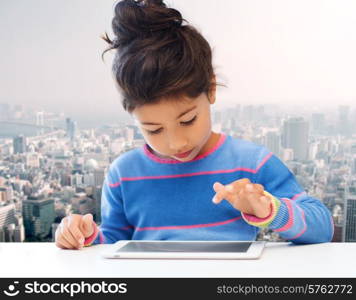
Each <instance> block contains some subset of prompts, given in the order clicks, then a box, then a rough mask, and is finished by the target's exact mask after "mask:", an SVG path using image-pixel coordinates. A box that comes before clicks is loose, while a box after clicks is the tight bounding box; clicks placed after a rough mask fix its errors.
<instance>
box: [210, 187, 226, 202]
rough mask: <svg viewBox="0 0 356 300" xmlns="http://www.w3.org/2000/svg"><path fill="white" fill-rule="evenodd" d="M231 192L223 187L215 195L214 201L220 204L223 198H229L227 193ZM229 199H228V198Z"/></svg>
mask: <svg viewBox="0 0 356 300" xmlns="http://www.w3.org/2000/svg"><path fill="white" fill-rule="evenodd" d="M228 194H229V192H228V191H226V189H225V187H223V189H221V190H220V191H219V192H218V193H217V194H216V195H215V196H214V197H213V202H214V203H215V204H219V203H220V202H221V201H222V200H224V199H226V198H227V195H228ZM226 200H227V199H226Z"/></svg>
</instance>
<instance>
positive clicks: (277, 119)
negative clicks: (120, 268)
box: [0, 103, 356, 242]
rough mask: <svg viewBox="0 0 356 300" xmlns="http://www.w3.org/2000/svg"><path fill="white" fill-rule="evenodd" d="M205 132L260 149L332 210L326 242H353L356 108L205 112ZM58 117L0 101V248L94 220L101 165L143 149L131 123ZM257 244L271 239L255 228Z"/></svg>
mask: <svg viewBox="0 0 356 300" xmlns="http://www.w3.org/2000/svg"><path fill="white" fill-rule="evenodd" d="M212 117H213V127H214V131H217V132H224V133H226V134H228V135H232V136H233V137H235V138H241V139H246V140H250V141H252V142H255V143H258V144H261V145H265V146H266V147H268V148H269V149H270V150H271V151H273V152H274V153H275V154H276V155H277V156H278V157H279V158H280V159H281V160H282V161H283V162H284V163H285V164H286V165H287V166H288V167H289V168H290V170H291V171H292V172H293V173H294V175H295V176H296V178H297V180H298V182H299V183H300V184H301V186H303V187H304V189H305V190H306V191H307V192H308V193H309V194H310V195H312V196H314V197H316V198H318V199H320V200H321V201H322V202H323V203H324V204H325V205H326V206H327V207H328V208H329V209H330V211H331V213H332V215H333V219H334V223H335V234H334V238H333V241H334V242H356V108H355V107H353V106H347V105H339V106H336V107H335V108H334V109H330V110H329V111H328V110H326V111H318V112H311V111H310V109H309V108H308V107H297V106H287V105H285V106H283V105H274V104H271V105H268V104H266V105H235V106H233V107H230V108H226V109H223V110H216V109H214V108H213V112H212ZM79 127H80V126H78V124H77V121H76V120H73V119H71V118H69V117H66V116H64V115H61V114H55V113H51V112H46V111H31V110H29V109H27V108H26V107H25V106H22V105H14V106H12V105H10V104H8V103H1V104H0V242H24V241H28V242H31V241H52V240H53V236H54V232H55V230H56V228H57V226H58V224H59V223H60V221H61V219H62V218H63V217H65V216H66V215H68V214H69V213H77V214H86V213H92V214H93V215H94V219H95V221H96V222H97V223H98V224H100V222H101V218H100V204H101V191H102V184H103V180H104V177H105V174H106V172H107V169H108V166H109V164H110V163H111V162H112V161H113V160H114V159H115V158H116V157H117V156H119V155H120V154H122V153H124V152H126V151H129V150H131V149H133V148H136V147H142V146H143V145H144V143H145V142H144V140H143V138H142V135H141V134H140V132H139V130H138V128H137V127H136V126H135V125H134V123H133V122H132V120H131V121H125V122H122V123H115V124H108V125H104V126H100V127H93V128H90V126H89V127H87V128H79ZM258 239H263V240H269V241H280V240H281V239H280V238H279V237H278V235H277V234H275V233H273V232H271V231H268V230H264V231H261V233H260V235H259V237H258Z"/></svg>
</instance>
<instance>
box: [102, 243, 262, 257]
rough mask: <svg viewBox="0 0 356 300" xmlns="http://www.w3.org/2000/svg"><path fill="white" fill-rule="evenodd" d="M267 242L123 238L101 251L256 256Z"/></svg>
mask: <svg viewBox="0 0 356 300" xmlns="http://www.w3.org/2000/svg"><path fill="white" fill-rule="evenodd" d="M264 246H265V242H264V241H152V240H129V241H127V240H122V241H118V242H116V243H115V244H113V245H111V246H110V249H109V250H107V251H106V252H104V253H102V254H103V256H104V257H105V258H143V259H147V258H156V259H159V258H175V259H177V258H183V259H184V258H187V259H257V258H259V257H260V256H261V254H262V251H263V249H264Z"/></svg>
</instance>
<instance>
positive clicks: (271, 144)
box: [265, 131, 281, 156]
mask: <svg viewBox="0 0 356 300" xmlns="http://www.w3.org/2000/svg"><path fill="white" fill-rule="evenodd" d="M265 146H266V147H267V148H268V149H269V150H271V151H272V152H273V153H274V154H275V155H276V156H279V155H280V154H281V138H280V135H279V134H278V133H277V132H275V131H269V132H267V133H266V143H265Z"/></svg>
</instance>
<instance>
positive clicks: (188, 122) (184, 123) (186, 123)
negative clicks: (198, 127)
mask: <svg viewBox="0 0 356 300" xmlns="http://www.w3.org/2000/svg"><path fill="white" fill-rule="evenodd" d="M196 118H197V116H195V117H194V118H193V119H191V120H189V121H186V122H180V124H181V125H182V126H189V125H192V124H193V123H194V121H195V120H196ZM162 130H163V128H159V129H156V130H153V131H151V130H146V131H147V133H148V134H151V135H154V134H159V133H160V132H161V131H162Z"/></svg>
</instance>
